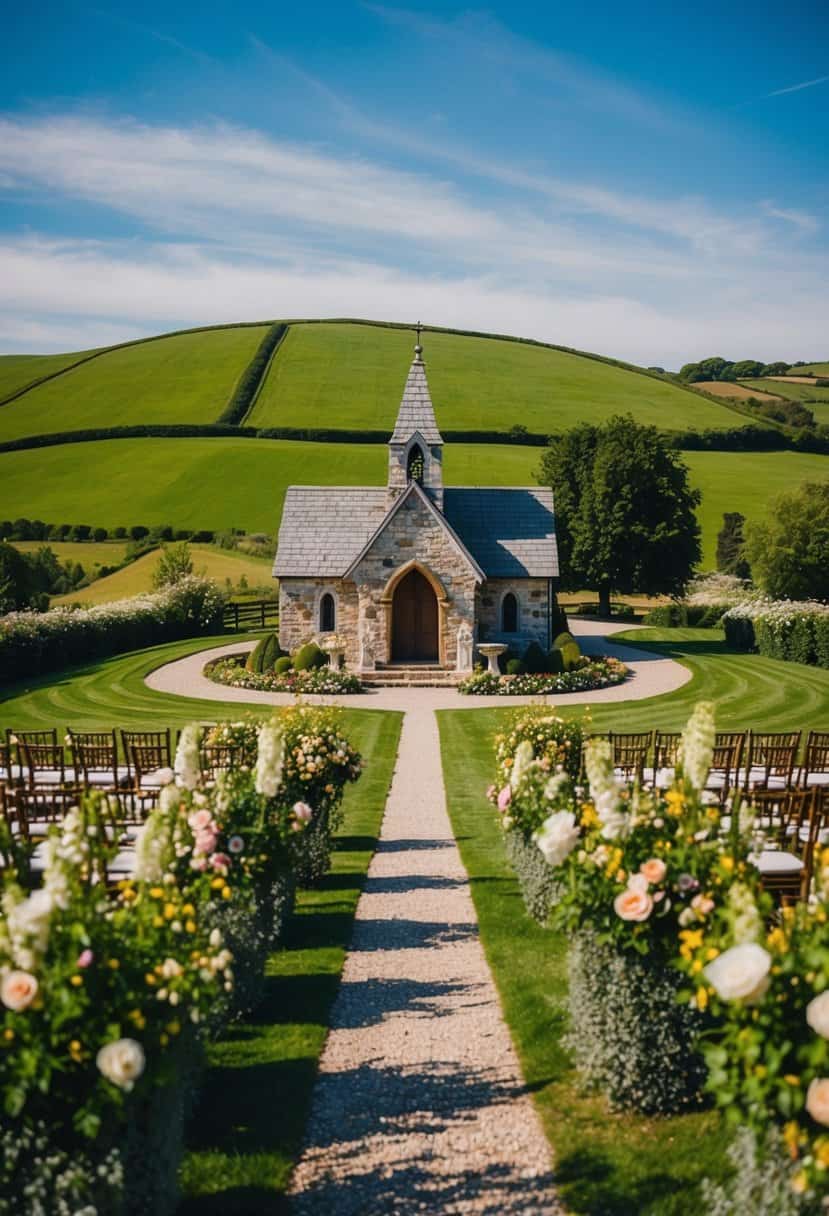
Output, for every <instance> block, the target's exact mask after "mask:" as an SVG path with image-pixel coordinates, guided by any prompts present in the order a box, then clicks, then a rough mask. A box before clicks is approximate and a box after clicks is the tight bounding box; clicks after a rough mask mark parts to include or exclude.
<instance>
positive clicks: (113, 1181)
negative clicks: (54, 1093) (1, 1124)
mask: <svg viewBox="0 0 829 1216" xmlns="http://www.w3.org/2000/svg"><path fill="white" fill-rule="evenodd" d="M0 1182H2V1184H3V1186H2V1191H0V1216H115V1214H116V1213H120V1212H121V1211H122V1210H123V1198H124V1168H123V1165H122V1162H121V1156H120V1153H119V1152H118V1150H117V1149H113V1150H112V1151H111V1152H110V1153H108V1154H107V1155H106V1156H105V1157H104V1158H103V1159H101V1160H93V1159H92V1157H90V1156H88V1155H86V1154H84V1153H82V1152H79V1151H78V1150H77V1149H75V1150H73V1151H72V1152H71V1153H69V1152H67V1151H66V1149H64V1148H59V1147H56V1146H55V1145H54V1143H53V1142H52V1140H51V1138H50V1134H49V1129H48V1127H47V1126H46V1124H45V1123H39V1124H37V1125H35V1126H33V1127H26V1126H25V1125H22V1126H18V1127H14V1128H10V1129H7V1130H4V1131H3V1132H2V1133H0Z"/></svg>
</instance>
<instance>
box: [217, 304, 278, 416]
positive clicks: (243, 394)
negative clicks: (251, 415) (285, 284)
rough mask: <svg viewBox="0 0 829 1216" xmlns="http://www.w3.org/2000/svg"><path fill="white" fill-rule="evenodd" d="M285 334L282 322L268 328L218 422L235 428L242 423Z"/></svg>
mask: <svg viewBox="0 0 829 1216" xmlns="http://www.w3.org/2000/svg"><path fill="white" fill-rule="evenodd" d="M287 332H288V326H287V325H285V324H283V323H282V322H279V324H277V325H272V326H271V327H270V329H269V330H268V332H267V333H266V334H265V336H264V338H263V339H262V341H261V342H260V343H259V346H258V347H257V349H256V353H255V354H254V356H253V358H252V359H251V361H250V363H249V364H248V365H247V367H246V368H245V370H244V371H243V372H242V375H241V376H240V377H239V383H238V384H237V385H236V389H235V391H234V392H233V395H232V396H231V398H230V400H229V401H228V403H227V405H226V406H225V408H224V409H223V410H222V412H221V414H220V415H219V417H218V419H217V421H218V422H220V423H227V424H228V425H230V426H236V425H237V424H239V423H241V422H243V421H244V419H245V416H246V415H247V413H248V412H249V410H250V408H251V406H252V405H253V403H254V401H255V400H256V397H257V394H258V392H259V388H260V386H261V384H262V379H263V377H264V375H265V372H266V371H267V369H268V367H269V366H270V362H271V359H272V358H273V356H274V355H275V354H276V351H277V349H278V348H279V344H280V343H281V341H282V339H283V338H284V337H285V335H286V333H287Z"/></svg>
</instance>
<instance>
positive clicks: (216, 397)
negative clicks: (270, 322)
mask: <svg viewBox="0 0 829 1216" xmlns="http://www.w3.org/2000/svg"><path fill="white" fill-rule="evenodd" d="M266 331H267V326H265V325H261V326H255V325H252V326H245V327H242V328H233V329H212V330H204V331H199V332H196V333H184V334H176V335H175V336H173V337H169V338H157V339H155V340H153V341H149V342H140V343H137V344H135V345H132V346H123V347H118V348H115V349H113V350H110V351H106V352H104V353H103V354H101V355H99V356H98V357H97V358H95V359H91V360H90V361H89V362H88V363H83V364H81V366H80V367H75V368H72V369H71V370H69V371H66V372H64V373H63V374H62V375H60V376H56V377H55V378H54V379H52V380H49V381H48V382H47V383H46V384H40V385H38V386H36V387H35V388H32V389H30V390H29V391H28V392H27V393H24V394H23V396H22V397H18V398H17V399H16V400H15V401H12V402H10V403H8V404H7V405H0V441H2V440H4V439H18V438H20V437H22V436H24V435H43V434H48V433H50V432H53V431H76V430H85V429H86V428H87V427H110V426H129V425H135V424H139V423H149V422H155V423H164V422H173V423H175V422H198V423H204V422H215V421H216V419H217V418H218V416H219V414H220V413H221V412H222V410H223V409H224V407H225V405H226V403H227V399H228V397H229V396H230V394H231V393H232V392H233V389H234V388H235V386H236V382H237V380H238V379H239V377H240V376H241V374H242V372H243V371H244V370H245V368H246V367H247V365H248V363H249V362H250V360H251V358H252V356H253V353H254V351H255V350H256V348H257V346H258V345H259V343H260V342H261V340H262V338H263V336H264V334H265V333H266ZM7 357H11V356H7ZM54 357H55V358H63V359H69V360H70V361H71V360H72V359H74V358H77V356H67V355H62V356H54ZM51 370H57V368H52V369H51ZM0 374H2V364H0ZM20 374H22V373H20V372H18V375H20ZM41 374H42V373H41Z"/></svg>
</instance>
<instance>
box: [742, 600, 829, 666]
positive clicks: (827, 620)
mask: <svg viewBox="0 0 829 1216" xmlns="http://www.w3.org/2000/svg"><path fill="white" fill-rule="evenodd" d="M723 625H724V627H725V638H726V641H727V642H728V645H729V646H731V647H732V648H733V649H734V650H742V651H756V652H757V653H758V654H762V655H765V657H766V658H769V659H782V660H783V661H785V662H789V663H806V664H807V665H809V666H812V667H825V668H829V605H827V604H820V603H815V602H811V601H804V602H798V601H795V600H777V601H775V600H760V601H758V602H756V603H747V604H738V605H737V607H736V608H731V609H729V611H728V612H726V614H725V616H724V617H723Z"/></svg>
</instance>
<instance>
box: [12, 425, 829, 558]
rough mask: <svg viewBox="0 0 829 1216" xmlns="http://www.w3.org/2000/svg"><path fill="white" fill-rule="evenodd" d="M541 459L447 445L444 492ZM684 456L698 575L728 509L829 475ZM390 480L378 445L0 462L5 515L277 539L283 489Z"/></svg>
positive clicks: (203, 449)
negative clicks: (698, 496)
mask: <svg viewBox="0 0 829 1216" xmlns="http://www.w3.org/2000/svg"><path fill="white" fill-rule="evenodd" d="M81 453H83V458H84V459H85V460H87V461H90V462H92V463H91V465H90V468H91V469H92V470H93V473H94V475H91V476H86V477H81V478H80V479H79V474H78V469H79V460H80V458H81ZM540 458H541V449H539V448H530V447H520V446H517V445H499V444H451V445H449V446H448V447H447V449H446V457H445V464H444V473H445V478H446V483H447V484H448V485H519V486H520V485H533V484H534V478H533V474H534V472H535V470H536V469H537V468H538V464H539V460H540ZM684 458H685V460H686V461H687V463H688V465H689V467H690V469H691V480H692V482H693V484H694V485H695V486H699V488H700V489H701V490H702V493H703V503H702V507H701V522H702V528H703V548H704V553H703V568H711V567H712V566H713V562H714V550H715V546H716V536H717V532H718V531H719V528H720V527H721V525H722V515H723V512H724V511H741V512H742V513H743V514H744V515H745V516H746V517H747V518H758V517H760V516H762V515H763V514H764V513H765V511H766V509H767V505H768V500H769V498H770V497H773V496H774V495H775V494H777V493H779V492H780V491H782V490H785V489H788V488H789V487H790V486H792V485H796V484H798V483H799V482H801V481H814V480H823V479H824V478H825V477H827V476H828V475H829V457H826V456H813V455H806V454H802V453H798V452H686V453H685V454H684ZM385 475H386V450H385V448H384V447H383V446H382V445H379V444H348V445H345V444H342V445H331V444H320V443H292V442H289V441H287V440H264V439H261V440H251V439H120V440H114V439H110V440H103V441H101V442H98V443H95V444H83V445H80V444H65V445H62V446H60V447H53V448H40V449H30V450H27V451H23V452H5V453H0V518H16V517H17V516H19V515H27V516H28V517H29V518H32V519H34V518H37V519H44V520H46V521H47V522H48V523H60V522H63V521H64V520H65V521H67V522H70V523H76V522H77V523H90V524H92V525H93V526H96V527H97V526H98V525H100V526H102V527H106V528H112V527H116V526H118V525H119V524H125V525H130V524H144V525H145V526H150V527H152V526H154V525H164V524H172V525H173V527H177V528H178V527H181V528H188V527H190V528H194V529H195V528H214V529H226V528H231V527H233V528H244V529H245V530H246V531H249V532H254V531H264V532H271V533H274V534H275V533H276V531H277V530H278V527H279V520H280V517H281V512H282V501H283V498H284V494H285V489H286V487H287V486H288V485H382V484H383V483H384V479H385ZM76 517H77V518H76ZM81 564H83V560H82V559H81Z"/></svg>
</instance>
